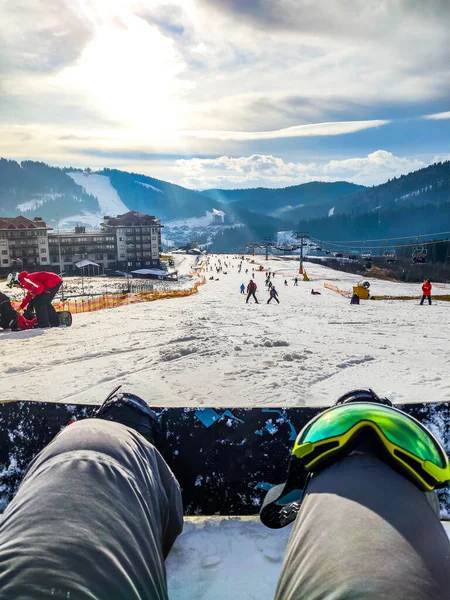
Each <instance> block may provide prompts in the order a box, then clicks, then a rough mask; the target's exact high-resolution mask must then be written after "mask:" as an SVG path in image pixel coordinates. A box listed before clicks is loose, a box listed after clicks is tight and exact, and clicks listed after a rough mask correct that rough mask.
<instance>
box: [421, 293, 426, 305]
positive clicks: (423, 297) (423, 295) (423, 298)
mask: <svg viewBox="0 0 450 600" xmlns="http://www.w3.org/2000/svg"><path fill="white" fill-rule="evenodd" d="M424 300H425V294H422V300H421V301H420V304H423V301H424Z"/></svg>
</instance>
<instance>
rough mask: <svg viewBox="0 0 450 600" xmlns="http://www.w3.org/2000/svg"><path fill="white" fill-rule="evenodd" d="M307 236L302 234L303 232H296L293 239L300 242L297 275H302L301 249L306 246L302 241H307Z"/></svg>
mask: <svg viewBox="0 0 450 600" xmlns="http://www.w3.org/2000/svg"><path fill="white" fill-rule="evenodd" d="M308 237H309V236H308V234H307V233H304V232H300V231H297V233H296V236H295V239H296V240H300V264H299V267H298V273H299V275H303V248H304V246H306V244H304V240H307V239H308Z"/></svg>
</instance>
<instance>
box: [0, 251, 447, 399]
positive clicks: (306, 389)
mask: <svg viewBox="0 0 450 600" xmlns="http://www.w3.org/2000/svg"><path fill="white" fill-rule="evenodd" d="M183 259H184V261H183V263H182V269H184V272H188V271H189V270H190V269H191V267H192V266H194V265H195V261H196V259H195V257H185V256H183V255H177V261H178V260H183ZM221 260H222V264H224V261H227V259H226V257H224V256H222V257H221ZM255 260H257V261H258V262H259V263H261V264H263V265H264V266H268V267H270V268H271V269H272V271H275V272H276V275H275V277H274V278H273V279H272V281H273V282H274V283H275V285H276V286H277V288H278V291H279V297H280V304H279V305H278V304H274V303H273V302H272V303H271V304H269V305H267V304H266V300H267V298H268V293H267V291H266V289H265V286H264V280H265V273H263V272H256V271H255V281H256V283H257V284H258V291H257V296H258V298H259V299H260V302H261V303H260V304H259V305H258V304H254V303H253V300H251V301H250V302H249V304H246V303H245V296H244V295H241V294H240V293H239V286H240V284H241V283H245V284H247V283H248V281H249V278H250V275H251V269H252V266H253V267H254V268H255V269H256V268H257V265H251V264H250V263H249V262H247V261H244V265H243V271H242V273H241V274H238V272H237V271H238V269H237V265H238V264H239V260H238V259H235V260H233V259H231V257H230V259H229V261H228V264H229V266H228V267H224V271H226V272H227V274H224V273H217V272H216V270H215V269H214V268H213V271H207V272H205V275H206V278H207V284H206V285H204V286H201V287H200V291H199V293H198V294H196V295H194V296H190V297H186V298H180V299H171V300H162V301H158V302H151V303H142V304H135V305H132V306H124V307H121V308H117V309H114V310H105V311H99V312H95V313H85V314H80V315H75V316H74V325H73V326H72V327H71V328H69V329H49V330H34V331H31V332H18V333H2V334H0V336H1V337H0V340H1V341H0V358H1V361H2V365H3V373H2V374H3V376H2V378H1V379H0V397H1V398H9V399H18V400H20V399H25V398H29V399H37V400H56V401H64V400H70V401H71V402H94V403H98V402H100V401H101V400H102V398H104V397H105V396H106V395H107V394H108V392H109V391H110V390H111V389H112V388H113V387H114V386H115V385H118V384H120V383H121V384H123V386H124V387H125V388H127V389H129V390H130V391H133V392H134V393H136V394H139V395H142V396H143V397H144V398H146V399H147V400H149V401H151V402H152V403H154V404H155V405H169V406H170V405H172V406H202V405H203V406H208V405H209V406H249V405H252V404H253V405H259V406H304V405H331V404H332V403H333V402H334V400H335V399H336V398H337V397H338V396H339V395H340V394H343V393H344V392H346V391H348V390H349V389H352V388H356V387H361V386H363V387H367V386H370V387H373V388H374V389H375V390H376V391H377V392H378V393H380V394H386V395H387V396H388V397H390V398H391V399H392V400H393V401H394V402H421V401H423V400H429V401H449V400H450V377H449V376H448V372H449V370H448V369H449V360H448V340H449V339H450V320H449V315H450V313H449V310H450V303H448V302H439V301H436V302H434V304H433V305H431V306H428V305H424V306H419V301H418V300H411V301H396V300H378V301H371V300H368V301H361V304H360V305H350V302H349V300H348V299H347V298H343V297H342V296H340V295H339V294H337V293H336V292H334V291H332V290H328V289H324V287H323V284H324V282H330V283H332V284H333V285H336V286H338V287H339V288H341V289H346V290H350V289H351V288H352V286H353V285H355V284H356V283H357V282H358V277H357V276H355V275H351V274H348V273H342V272H339V271H333V270H330V269H328V268H327V267H324V266H322V265H316V264H309V263H306V265H305V266H306V270H307V273H308V275H309V276H310V277H311V281H310V282H304V281H302V280H299V282H298V286H297V287H295V286H294V285H293V278H294V277H295V276H296V272H297V270H298V262H289V261H286V260H281V259H280V260H277V259H276V258H272V259H270V260H269V261H268V262H266V261H265V260H264V258H263V257H257V258H256V257H255ZM214 264H217V265H218V259H217V258H216V257H213V258H212V259H211V265H212V266H213V267H214ZM246 268H247V269H249V274H247V275H246V274H245V273H244V271H245V269H246ZM210 276H213V277H214V280H213V281H210V280H209V277H210ZM216 279H218V281H216ZM285 279H286V280H287V281H288V286H285V285H284V280H285ZM369 280H370V278H369ZM86 281H87V280H86V279H85V282H86ZM370 281H371V284H372V285H371V292H372V293H373V294H374V295H384V294H389V295H417V296H419V294H420V293H421V286H420V284H403V283H393V282H387V281H381V280H373V279H372V280H370ZM99 284H100V285H103V283H102V281H101V278H100V279H99ZM1 288H2V286H0V289H1ZM312 288H314V289H316V290H320V291H321V295H320V296H313V295H311V289H312ZM433 292H436V293H446V292H447V293H448V286H447V288H445V286H444V287H443V288H439V287H437V286H436V285H435V286H434V288H433ZM24 357H26V360H24Z"/></svg>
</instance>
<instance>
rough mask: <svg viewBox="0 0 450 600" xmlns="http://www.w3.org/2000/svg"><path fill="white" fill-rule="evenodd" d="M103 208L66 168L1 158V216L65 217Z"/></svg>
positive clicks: (94, 211)
mask: <svg viewBox="0 0 450 600" xmlns="http://www.w3.org/2000/svg"><path fill="white" fill-rule="evenodd" d="M99 210H100V207H99V204H98V200H97V198H96V197H95V196H93V195H91V194H88V193H86V191H85V190H84V189H83V188H82V187H81V186H79V185H77V184H76V183H75V182H74V181H73V179H72V178H71V177H69V176H68V175H67V174H66V173H65V172H64V170H63V169H59V168H57V167H50V166H48V165H46V164H45V163H42V162H33V161H30V160H25V161H23V162H22V163H20V164H19V163H18V162H16V161H15V160H7V159H5V158H0V216H4V217H14V216H17V215H18V214H22V215H24V216H26V217H30V218H32V217H34V216H40V217H43V218H44V219H47V220H48V219H52V218H53V219H56V218H58V219H62V218H63V217H66V216H68V215H71V214H74V212H75V213H77V214H80V213H82V212H88V213H97V212H98V211H99Z"/></svg>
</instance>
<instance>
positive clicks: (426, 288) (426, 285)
mask: <svg viewBox="0 0 450 600" xmlns="http://www.w3.org/2000/svg"><path fill="white" fill-rule="evenodd" d="M432 287H433V286H432V285H431V281H430V280H429V279H425V281H424V282H423V285H422V300H421V301H420V304H423V301H424V300H425V298H428V304H431V288H432Z"/></svg>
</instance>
